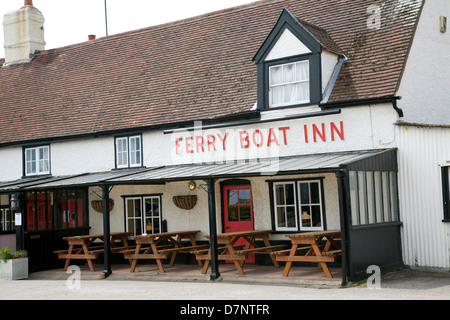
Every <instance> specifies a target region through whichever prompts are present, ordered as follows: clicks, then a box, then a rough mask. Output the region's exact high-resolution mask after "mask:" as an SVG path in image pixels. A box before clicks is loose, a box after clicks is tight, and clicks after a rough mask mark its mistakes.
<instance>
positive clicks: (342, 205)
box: [336, 170, 348, 286]
mask: <svg viewBox="0 0 450 320" xmlns="http://www.w3.org/2000/svg"><path fill="white" fill-rule="evenodd" d="M345 177H346V172H345V171H344V170H341V171H337V172H336V178H337V187H338V197H339V216H340V221H341V247H342V260H341V264H342V286H345V285H346V284H347V262H348V251H347V230H348V223H347V219H346V207H347V206H346V202H347V201H346V199H347V197H346V194H345V190H346V188H345Z"/></svg>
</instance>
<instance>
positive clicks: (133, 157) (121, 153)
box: [116, 135, 142, 169]
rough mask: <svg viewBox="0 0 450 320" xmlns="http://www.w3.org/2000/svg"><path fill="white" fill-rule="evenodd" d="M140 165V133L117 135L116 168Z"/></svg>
mask: <svg viewBox="0 0 450 320" xmlns="http://www.w3.org/2000/svg"><path fill="white" fill-rule="evenodd" d="M136 141H137V143H136ZM140 166H142V137H141V136H140V135H137V136H129V137H117V138H116V168H118V169H121V168H135V167H140Z"/></svg>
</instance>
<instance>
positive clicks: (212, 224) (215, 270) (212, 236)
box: [206, 179, 220, 280]
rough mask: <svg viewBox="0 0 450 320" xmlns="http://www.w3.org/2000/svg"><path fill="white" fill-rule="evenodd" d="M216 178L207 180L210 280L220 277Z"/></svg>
mask: <svg viewBox="0 0 450 320" xmlns="http://www.w3.org/2000/svg"><path fill="white" fill-rule="evenodd" d="M214 182H215V181H214V179H209V180H206V183H207V185H208V209H209V241H210V246H211V276H210V280H217V279H218V278H219V277H220V273H219V259H218V256H217V225H216V199H215V194H216V193H215V188H214Z"/></svg>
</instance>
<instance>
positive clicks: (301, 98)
mask: <svg viewBox="0 0 450 320" xmlns="http://www.w3.org/2000/svg"><path fill="white" fill-rule="evenodd" d="M309 102H310V89H309V61H308V60H306V61H300V62H292V63H285V64H278V65H274V66H271V67H269V107H271V108H273V107H282V106H287V105H293V104H304V103H309Z"/></svg>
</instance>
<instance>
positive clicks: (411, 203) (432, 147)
mask: <svg viewBox="0 0 450 320" xmlns="http://www.w3.org/2000/svg"><path fill="white" fill-rule="evenodd" d="M396 136H397V143H398V147H399V198H400V210H401V211H400V214H401V220H402V222H403V237H402V242H403V255H404V262H405V263H406V264H409V265H412V266H421V267H440V268H449V267H450V263H449V260H450V254H449V230H450V224H449V223H445V222H442V219H443V199H442V179H441V166H440V165H442V164H444V163H446V162H447V161H449V160H450V128H437V127H435V128H431V127H412V126H399V127H397V129H396Z"/></svg>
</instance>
